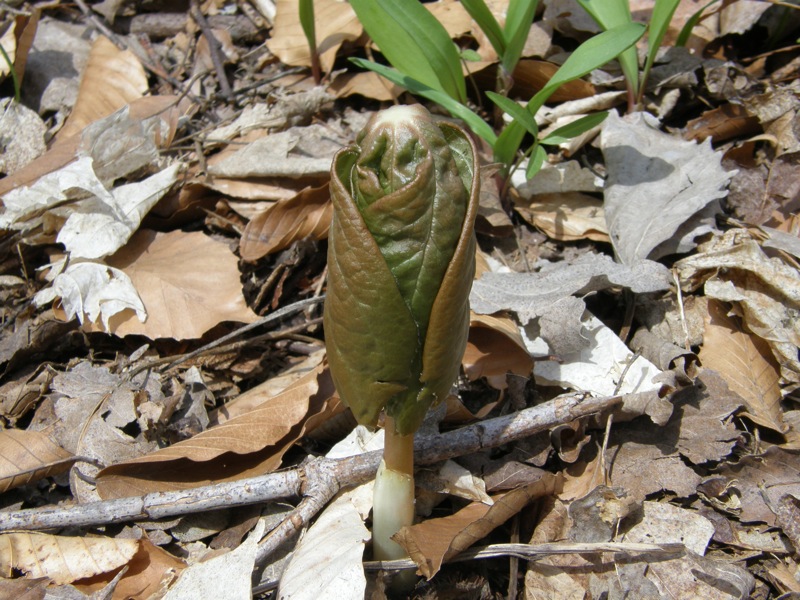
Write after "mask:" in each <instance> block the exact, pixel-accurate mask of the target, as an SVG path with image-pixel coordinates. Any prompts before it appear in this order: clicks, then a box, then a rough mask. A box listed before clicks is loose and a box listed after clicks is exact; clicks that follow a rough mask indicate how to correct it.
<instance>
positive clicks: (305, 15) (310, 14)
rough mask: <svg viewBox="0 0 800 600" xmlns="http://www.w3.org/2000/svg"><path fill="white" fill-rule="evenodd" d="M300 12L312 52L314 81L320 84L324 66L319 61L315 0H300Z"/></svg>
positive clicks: (301, 21) (302, 25) (301, 24)
mask: <svg viewBox="0 0 800 600" xmlns="http://www.w3.org/2000/svg"><path fill="white" fill-rule="evenodd" d="M297 9H298V13H299V17H300V26H301V27H302V28H303V35H305V36H306V41H307V42H308V49H309V52H310V53H311V76H312V77H313V78H314V83H316V84H317V85H319V83H320V81H322V68H321V66H320V62H319V48H317V27H316V23H315V22H314V0H299V3H298V6H297Z"/></svg>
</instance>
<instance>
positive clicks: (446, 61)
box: [350, 0, 467, 103]
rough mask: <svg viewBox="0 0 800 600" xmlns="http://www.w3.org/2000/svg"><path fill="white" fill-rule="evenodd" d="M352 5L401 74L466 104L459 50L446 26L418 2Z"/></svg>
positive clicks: (359, 1) (377, 0)
mask: <svg viewBox="0 0 800 600" xmlns="http://www.w3.org/2000/svg"><path fill="white" fill-rule="evenodd" d="M350 4H351V6H352V7H353V10H354V11H355V13H356V15H357V16H358V20H359V21H361V24H362V25H363V26H364V29H365V30H366V31H367V33H368V34H369V36H370V37H371V38H372V40H373V41H374V42H375V43H376V44H377V45H378V48H380V50H381V52H382V53H383V55H384V56H385V57H386V58H387V59H388V60H389V62H390V63H392V65H393V66H394V67H395V68H396V69H397V70H398V71H400V72H401V73H404V74H406V75H408V76H410V77H413V78H414V79H416V80H417V81H420V82H422V83H423V84H425V85H427V86H428V87H430V88H433V89H438V90H441V91H443V92H445V93H446V94H448V95H449V96H450V97H451V98H453V99H454V100H457V101H458V102H461V103H464V102H466V99H467V88H466V83H465V81H464V75H463V73H462V71H461V60H460V59H459V56H458V50H457V49H456V46H455V44H453V41H452V40H451V39H450V36H449V35H448V34H447V30H445V28H444V26H443V25H442V24H441V23H439V21H437V20H436V18H435V17H434V16H433V15H432V14H431V13H430V11H428V10H427V9H426V8H425V7H424V6H423V5H422V4H421V3H420V2H419V1H418V0H351V1H350Z"/></svg>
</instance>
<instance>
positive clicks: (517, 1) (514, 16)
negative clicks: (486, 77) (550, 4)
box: [501, 0, 539, 74]
mask: <svg viewBox="0 0 800 600" xmlns="http://www.w3.org/2000/svg"><path fill="white" fill-rule="evenodd" d="M537 4H539V0H511V1H510V2H509V4H508V13H507V14H506V24H505V30H504V32H503V33H504V35H505V39H506V51H505V53H503V54H502V55H501V61H502V65H503V69H505V71H506V73H509V74H511V73H513V72H514V68H515V67H516V66H517V63H518V62H519V59H520V57H521V56H522V49H523V48H524V47H525V42H526V41H527V39H528V32H530V30H531V25H533V15H534V14H535V13H536V5H537Z"/></svg>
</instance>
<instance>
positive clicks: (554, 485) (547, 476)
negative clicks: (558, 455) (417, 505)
mask: <svg viewBox="0 0 800 600" xmlns="http://www.w3.org/2000/svg"><path fill="white" fill-rule="evenodd" d="M561 481H562V480H561V476H560V475H554V474H553V473H547V472H545V471H542V477H541V479H539V480H538V481H536V482H534V483H531V484H529V485H526V486H525V487H521V488H518V489H516V490H513V491H511V492H507V493H505V494H501V495H498V496H493V497H492V499H493V500H494V504H493V505H491V506H488V505H486V504H483V503H481V502H473V503H472V504H469V505H468V506H467V507H465V508H463V509H461V510H460V511H458V512H457V513H455V514H454V515H450V516H448V517H442V518H440V519H429V520H427V521H424V522H422V523H419V524H418V525H412V526H411V527H403V528H402V529H401V530H400V531H398V532H397V533H396V534H395V535H394V536H393V537H392V539H393V540H394V541H396V542H397V543H398V544H400V545H401V546H402V547H403V548H404V549H405V550H406V552H408V555H409V556H410V557H411V559H412V560H413V561H414V562H415V563H417V566H418V567H419V571H420V573H421V574H422V575H424V576H425V577H427V578H428V579H430V578H431V577H433V576H434V575H435V574H436V573H437V572H438V571H439V569H440V568H441V566H442V563H443V562H444V561H446V560H448V559H450V558H452V557H454V556H455V555H457V554H458V553H459V552H461V551H463V550H466V549H467V548H469V547H470V546H472V545H473V544H474V543H475V542H476V541H477V540H479V539H481V538H483V537H485V536H486V535H487V534H488V533H489V532H490V531H492V530H493V529H495V528H496V527H498V526H500V525H502V524H503V523H505V522H506V521H507V520H508V519H510V518H511V517H512V516H514V515H515V514H517V513H518V512H519V511H520V510H522V508H523V507H525V506H526V505H527V504H528V503H529V502H531V501H532V500H534V499H536V498H542V497H545V496H551V495H553V494H557V493H558V492H559V491H560V488H561Z"/></svg>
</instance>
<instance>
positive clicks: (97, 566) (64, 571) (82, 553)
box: [0, 532, 139, 584]
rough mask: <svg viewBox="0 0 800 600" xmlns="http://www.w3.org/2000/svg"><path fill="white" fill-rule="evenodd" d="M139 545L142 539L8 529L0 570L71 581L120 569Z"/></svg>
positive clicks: (0, 540)
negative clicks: (75, 535) (11, 531)
mask: <svg viewBox="0 0 800 600" xmlns="http://www.w3.org/2000/svg"><path fill="white" fill-rule="evenodd" d="M138 549H139V540H131V539H115V538H96V537H87V536H83V537H67V536H61V535H49V534H46V533H35V532H29V533H5V534H3V535H0V573H2V574H3V575H5V576H6V577H10V576H11V574H12V573H13V571H14V570H18V571H22V572H23V573H25V574H26V575H28V576H29V577H49V578H50V579H52V580H53V581H54V582H55V583H58V584H63V583H71V582H73V581H76V580H78V579H85V578H87V577H93V576H95V575H99V574H101V573H107V572H109V571H112V570H114V569H118V568H119V567H121V566H123V565H125V564H127V563H128V562H129V561H130V560H131V558H133V555H134V554H136V551H137V550H138Z"/></svg>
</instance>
